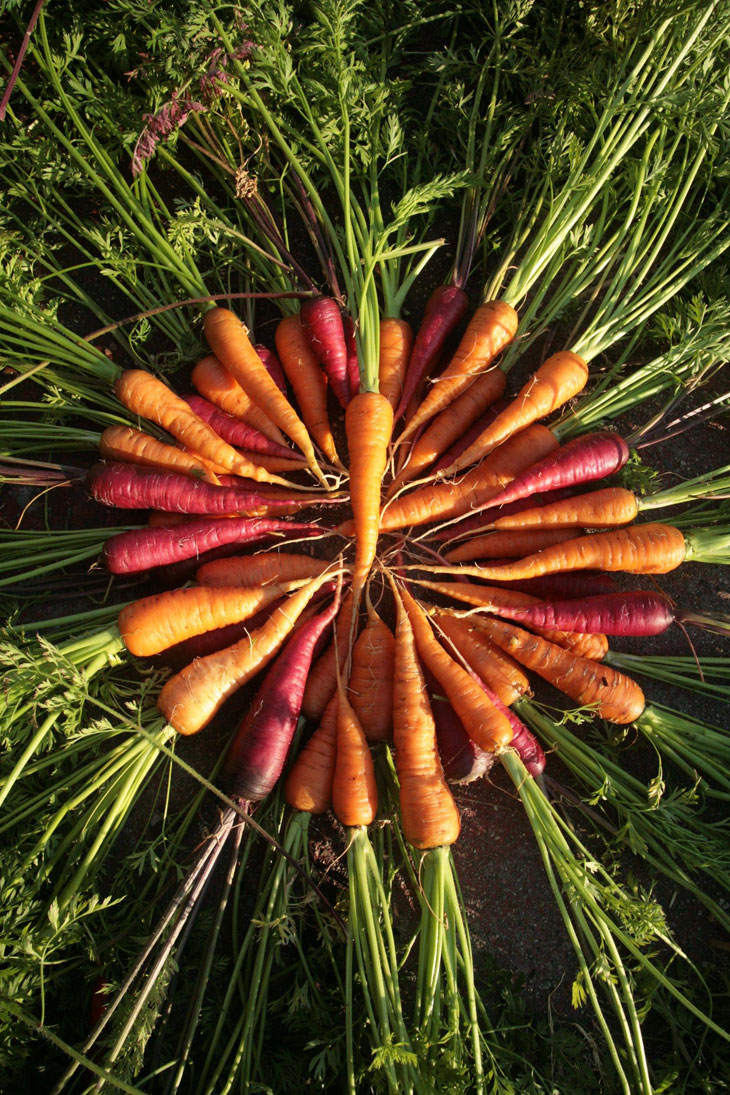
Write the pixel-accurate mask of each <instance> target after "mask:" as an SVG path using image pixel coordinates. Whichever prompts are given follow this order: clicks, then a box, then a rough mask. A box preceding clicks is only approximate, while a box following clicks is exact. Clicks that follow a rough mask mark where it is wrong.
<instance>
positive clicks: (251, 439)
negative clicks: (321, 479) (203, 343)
mask: <svg viewBox="0 0 730 1095" xmlns="http://www.w3.org/2000/svg"><path fill="white" fill-rule="evenodd" d="M184 398H185V402H186V403H187V404H188V406H189V407H190V408H191V410H193V411H195V413H196V414H197V416H198V418H202V419H203V421H204V422H207V423H208V425H209V426H212V427H213V429H214V430H215V432H216V433H217V434H218V436H219V437H220V438H222V439H223V441H227V442H228V444H229V445H235V447H236V448H238V449H244V450H245V451H246V452H260V453H262V455H264V456H281V457H284V458H286V459H287V460H298V459H299V458H300V457H301V461H302V464H306V460H305V459H304V457H303V456H301V453H297V452H294V450H293V449H288V448H287V447H286V446H285V445H279V444H278V442H276V441H272V440H271V439H270V438H268V437H267V436H266V434H263V433H261V431H260V430H256V429H254V427H253V426H249V425H248V424H247V423H246V422H243V421H242V420H241V419H240V418H236V417H235V415H232V414H228V413H227V412H226V411H221V410H219V409H218V407H216V406H215V405H214V404H213V403H211V402H210V401H209V400H207V399H203V397H202V395H186V396H185V397H184Z"/></svg>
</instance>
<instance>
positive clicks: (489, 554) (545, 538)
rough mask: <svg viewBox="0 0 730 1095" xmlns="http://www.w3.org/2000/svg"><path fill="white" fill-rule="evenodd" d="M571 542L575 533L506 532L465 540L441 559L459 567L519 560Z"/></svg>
mask: <svg viewBox="0 0 730 1095" xmlns="http://www.w3.org/2000/svg"><path fill="white" fill-rule="evenodd" d="M573 539H575V530H574V529H561V528H558V529H556V528H545V529H524V530H523V529H515V530H514V531H513V530H511V529H505V530H499V531H497V532H487V533H485V535H484V536H474V537H472V539H471V540H465V541H464V543H463V544H459V546H458V547H455V548H452V549H451V551H447V552H444V558H445V559H448V560H449V562H450V563H460V562H463V561H464V560H465V559H471V560H474V561H476V560H477V559H522V558H523V557H524V556H525V555H531V554H532V553H533V552H535V551H542V550H543V548H548V547H552V546H553V544H562V543H564V542H565V541H566V540H573Z"/></svg>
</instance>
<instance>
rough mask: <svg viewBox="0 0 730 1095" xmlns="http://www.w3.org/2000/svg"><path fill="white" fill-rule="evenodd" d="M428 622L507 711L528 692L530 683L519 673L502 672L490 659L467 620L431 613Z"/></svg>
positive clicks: (488, 648)
mask: <svg viewBox="0 0 730 1095" xmlns="http://www.w3.org/2000/svg"><path fill="white" fill-rule="evenodd" d="M431 619H432V620H434V621H435V623H436V625H437V627H438V629H439V631H441V632H443V634H444V635H445V636H446V638H447V639H449V640H450V642H451V643H453V645H454V647H455V648H456V650H457V651H458V653H459V654H461V656H462V658H463V659H464V661H465V662H466V663H467V664H468V665H469V667H470V668H471V669H473V670H474V672H475V673H476V674H477V676H478V677H480V678H481V680H483V681H484V683H485V684H486V685H488V687H489V688H491V690H492V692H494V694H495V695H497V696H499V698H500V700H501V701H502V703H504V704H505V705H506V706H507V707H511V705H512V704H513V703H514V702H515V700H518V699H519V698H520V696H523V695H524V694H525V693H526V692H529V690H530V682H529V681H528V679H527V677H526V676H525V674H524V673H523V672H522V670H518V672H517V673H514V672H505V670H504V667H503V665H502V662H501V661H500V660H499V659H497V658H494V657H493V649H492V647H491V646H488V645H487V644H486V643H485V642H483V641H481V633H480V632H479V631H477V630H475V628H473V627H472V625H471V623H470V622H469V620H466V619H460V618H459V617H458V616H451V615H449V613H447V612H433V614H432V615H431Z"/></svg>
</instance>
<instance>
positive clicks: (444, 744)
mask: <svg viewBox="0 0 730 1095" xmlns="http://www.w3.org/2000/svg"><path fill="white" fill-rule="evenodd" d="M424 676H425V678H426V681H427V685H428V699H429V703H430V704H431V711H432V713H433V718H434V722H435V723H436V740H437V742H438V749H439V756H440V757H441V766H442V768H443V770H444V775H445V776H446V779H447V781H448V782H449V783H471V782H472V781H473V780H475V779H481V778H482V776H485V775H486V774H487V772H488V771H489V769H490V768H491V767H492V763H493V761H494V754H493V753H485V752H484V750H483V749H480V748H479V746H478V745H477V743H476V742H475V741H472V739H471V738H470V737H469V735H468V734H467V732H466V730H465V729H464V724H463V722H462V721H461V719H460V718H459V716H458V715H457V714H456V711H454V709H453V707H452V706H451V704H450V703H449V701H448V700H447V699H446V697H445V696H444V695H443V690H442V689H441V688H440V687H439V685H438V682H437V681H436V678H435V677H433V676H432V674H430V673H429V672H428V671H424Z"/></svg>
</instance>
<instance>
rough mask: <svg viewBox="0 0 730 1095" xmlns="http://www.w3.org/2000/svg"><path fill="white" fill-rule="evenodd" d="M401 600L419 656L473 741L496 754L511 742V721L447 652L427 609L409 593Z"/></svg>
mask: <svg viewBox="0 0 730 1095" xmlns="http://www.w3.org/2000/svg"><path fill="white" fill-rule="evenodd" d="M401 597H402V600H403V604H404V607H405V610H406V612H407V613H408V618H409V620H410V622H411V627H412V628H413V633H414V636H415V639H416V646H417V647H418V654H419V657H421V658H422V659H423V661H424V662H425V664H426V666H427V667H428V668H429V669H430V671H431V672H432V673H433V675H434V677H435V678H436V679H437V681H438V682H439V684H440V685H441V687H442V688H443V690H444V692H445V693H446V696H447V697H448V699H449V702H450V703H451V705H452V707H453V708H454V710H455V711H456V713H457V715H458V716H459V718H460V719H461V721H462V723H463V724H464V728H465V730H466V732H467V734H468V735H469V737H470V738H473V740H474V741H475V742H476V743H477V745H478V746H479V748H480V749H484V750H485V752H488V753H494V752H497V751H498V750H499V749H501V748H502V747H503V746H505V745H507V744H508V743H509V740H510V737H511V736H512V731H511V728H510V725H509V722H508V721H507V719H505V717H504V716H503V715H501V714H500V713H499V712H498V711H497V710H496V708H495V707H494V704H492V703H490V702H489V700H488V699H487V698H486V696H485V695H484V692H483V690H482V689H481V688H479V686H478V685H477V684H476V683H475V682H474V680H473V679H472V677H471V676H470V675H469V673H467V671H466V670H465V669H463V668H462V667H461V666H460V665H459V664H458V662H456V661H455V660H454V659H453V658H452V657H451V655H450V654H447V652H446V651H445V650H444V648H443V647H442V646H441V644H440V643H439V642H438V640H437V639H436V637H435V636H434V634H433V632H432V630H431V625H430V623H429V622H428V617H427V616H426V614H425V612H424V611H423V609H422V608H421V607H420V606H419V605H418V603H417V602H416V601H415V600H414V599H413V597H411V595H410V594H409V593H408V592H407V591H406V590H402V591H401Z"/></svg>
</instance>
